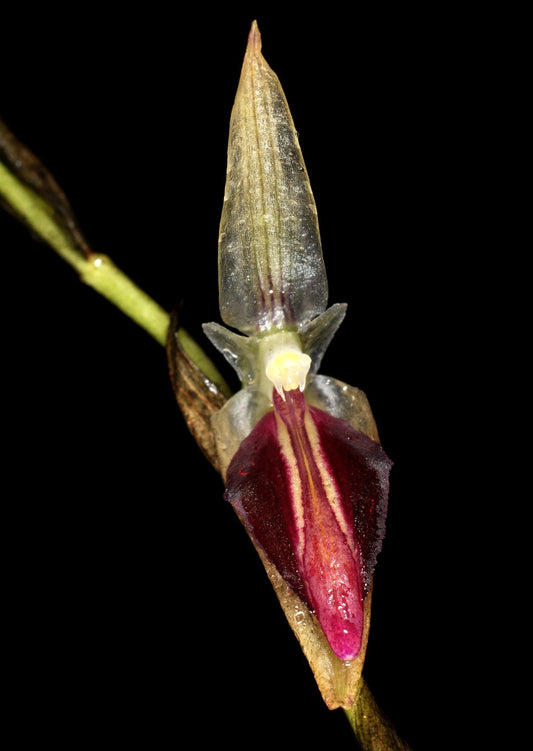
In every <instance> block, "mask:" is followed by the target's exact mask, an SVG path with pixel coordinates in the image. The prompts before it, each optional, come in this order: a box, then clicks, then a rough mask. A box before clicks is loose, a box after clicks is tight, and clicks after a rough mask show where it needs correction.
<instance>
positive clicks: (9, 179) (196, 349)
mask: <svg viewBox="0 0 533 751" xmlns="http://www.w3.org/2000/svg"><path fill="white" fill-rule="evenodd" d="M0 197H3V198H4V200H5V201H6V202H7V203H8V205H9V206H10V207H11V208H12V209H13V210H14V212H15V214H16V215H17V216H19V217H20V218H21V219H22V220H24V221H25V222H26V223H27V224H28V225H29V226H30V227H31V228H32V230H33V231H34V232H35V233H36V234H37V235H39V237H40V238H41V239H42V240H44V241H45V242H46V243H47V244H48V245H50V246H51V247H52V248H53V249H54V250H55V251H56V252H57V253H58V254H59V255H60V256H61V258H63V260H65V261H66V262H67V263H68V264H70V265H71V266H72V267H73V268H74V269H75V270H76V271H77V272H78V274H79V276H80V279H81V280H82V281H83V282H85V284H88V285H89V286H90V287H92V288H93V289H94V290H96V292H98V293H99V294H101V295H103V297H105V298H106V299H107V300H109V301H110V302H111V303H113V305H115V306H116V307H117V308H119V309H120V310H121V311H122V312H123V313H125V314H126V315H127V316H128V317H129V318H131V319H132V320H133V321H134V322H135V323H137V324H138V325H139V326H141V327H142V328H143V329H145V331H147V332H148V333H149V334H150V335H151V336H152V337H153V338H154V339H155V340H156V341H157V342H159V344H161V345H162V346H163V347H164V346H165V344H166V337H167V330H168V326H169V322H170V316H169V314H168V313H167V312H166V311H165V310H163V308H162V307H161V306H160V305H159V304H158V303H157V302H155V300H153V299H152V298H151V297H149V295H147V294H146V293H145V292H144V291H143V290H142V289H141V288H140V287H138V286H137V285H136V284H135V283H134V282H133V281H132V280H131V279H130V278H129V277H128V276H126V274H124V273H123V272H122V271H121V270H120V269H119V268H118V266H116V265H115V264H114V263H113V261H112V260H111V259H110V258H109V257H108V256H105V255H99V254H96V253H92V252H89V253H82V252H80V249H79V248H77V247H76V246H75V244H74V242H73V240H72V235H71V234H69V232H68V231H66V229H65V228H64V227H63V226H62V225H61V223H60V222H59V221H58V218H57V215H56V213H55V212H54V210H53V208H52V207H51V206H50V205H49V204H48V203H47V202H46V201H45V200H44V199H43V198H41V196H39V195H38V194H37V193H36V192H35V191H34V190H32V188H30V187H29V186H28V185H26V184H25V183H24V182H22V181H21V180H19V179H18V178H17V177H16V175H14V174H13V173H12V172H11V171H10V170H9V169H8V168H7V167H6V166H5V165H4V164H3V163H2V162H0ZM178 336H179V338H180V341H181V344H182V346H183V348H184V350H185V351H186V353H187V354H188V356H189V357H190V358H191V360H193V362H195V363H196V365H198V367H199V368H200V369H201V370H202V371H203V373H204V374H205V375H206V376H207V377H208V378H209V379H210V380H211V381H212V382H213V383H215V384H216V385H217V386H218V387H219V389H220V390H221V391H222V392H223V393H224V394H225V395H226V396H229V395H230V394H231V391H230V389H229V387H228V386H227V384H226V382H225V380H224V378H223V377H222V375H221V374H220V373H219V372H218V370H217V368H216V367H215V365H214V363H213V362H212V361H211V360H210V358H209V357H208V356H207V355H206V354H205V352H204V351H203V350H202V348H201V347H200V345H199V344H197V342H196V341H195V340H194V339H193V338H192V337H191V336H190V334H188V333H187V332H186V331H185V330H184V329H183V328H180V329H179V330H178Z"/></svg>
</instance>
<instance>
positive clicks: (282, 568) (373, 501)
mask: <svg viewBox="0 0 533 751" xmlns="http://www.w3.org/2000/svg"><path fill="white" fill-rule="evenodd" d="M390 466H391V462H390V460H389V459H388V457H387V456H386V454H385V453H384V452H383V450H382V449H381V447H380V445H379V444H378V443H376V442H375V441H373V440H372V439H370V438H369V437H368V436H366V435H365V434H364V433H361V432H359V431H357V430H355V429H354V428H352V427H351V426H350V425H348V423H346V422H344V421H343V420H339V419H337V418H335V417H332V416H330V415H328V414H327V413H326V412H323V411H322V410H320V409H317V408H315V407H310V406H308V405H307V403H306V401H305V398H304V396H303V394H302V393H301V392H300V391H298V390H295V391H290V392H287V393H286V400H285V401H284V400H282V399H281V398H280V397H279V396H278V394H276V393H275V394H274V410H273V411H272V412H269V413H268V414H266V415H265V416H264V417H263V418H262V419H261V420H260V421H259V423H258V424H257V425H256V426H255V428H254V429H253V431H252V432H251V433H250V435H249V436H248V437H247V438H246V439H245V440H244V441H243V442H242V444H241V446H240V448H239V450H238V451H237V453H236V455H235V456H234V458H233V460H232V462H231V463H230V466H229V467H228V472H227V477H226V488H227V490H226V498H227V500H229V501H230V503H232V505H233V506H234V508H235V510H236V511H237V513H238V514H239V516H240V518H241V519H242V521H243V523H244V524H245V526H246V528H247V530H248V532H249V534H250V535H251V536H252V538H253V539H254V541H255V542H256V544H257V545H259V546H260V547H261V548H262V549H263V550H264V552H265V554H266V555H267V557H268V558H269V559H270V560H271V562H272V563H273V564H274V565H275V566H276V568H277V569H278V571H279V572H280V574H281V575H282V577H283V578H284V579H285V581H286V582H287V584H288V585H289V586H290V587H291V588H292V589H293V591H294V592H295V593H296V594H297V595H298V597H299V598H300V599H301V600H302V601H303V602H304V603H305V604H306V605H307V606H308V607H309V608H310V609H311V610H313V611H314V612H315V614H316V616H317V618H318V620H319V622H320V625H321V626H322V629H323V631H324V633H325V635H326V638H327V639H328V641H329V643H330V645H331V647H332V649H333V651H334V652H335V654H336V655H337V656H338V657H339V658H340V659H343V660H351V659H353V658H354V657H355V656H356V655H357V654H358V652H359V649H360V646H361V637H362V629H363V603H364V597H365V595H366V593H367V592H368V590H369V588H370V585H371V581H372V574H373V570H374V566H375V563H376V557H377V554H378V552H379V550H380V548H381V540H382V537H383V534H384V520H385V514H386V503H387V492H388V474H389V470H390Z"/></svg>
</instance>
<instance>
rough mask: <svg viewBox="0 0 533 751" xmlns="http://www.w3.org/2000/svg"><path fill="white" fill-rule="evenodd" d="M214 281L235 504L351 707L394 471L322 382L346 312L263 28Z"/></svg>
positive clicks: (231, 169) (329, 686)
mask: <svg viewBox="0 0 533 751" xmlns="http://www.w3.org/2000/svg"><path fill="white" fill-rule="evenodd" d="M218 266H219V302H220V312H221V316H222V319H223V321H224V323H225V324H226V326H228V327H230V328H225V327H224V326H222V325H220V324H218V323H208V324H205V325H204V331H205V333H206V335H207V336H208V337H209V339H210V340H211V342H212V343H213V344H214V345H215V346H216V347H217V349H218V350H220V352H222V353H223V355H224V356H225V357H226V359H227V360H228V361H229V362H230V363H231V364H232V366H233V367H234V368H235V370H236V372H237V374H238V376H239V378H240V381H241V384H242V388H241V390H240V391H239V392H238V393H237V394H235V395H234V396H232V397H231V398H230V399H229V400H228V401H227V402H226V403H225V404H224V406H222V407H221V408H220V409H219V410H218V411H217V412H216V413H215V414H214V415H213V417H212V427H213V431H214V435H215V443H216V450H217V453H218V460H219V469H220V471H221V472H222V475H223V477H224V479H225V487H226V490H225V498H226V499H227V500H228V501H229V502H230V503H231V505H232V506H233V508H234V509H235V511H236V512H237V514H238V516H239V517H240V519H241V521H242V523H243V524H244V526H245V528H246V530H247V532H248V534H249V535H250V537H251V539H252V541H253V543H254V545H255V546H256V548H257V550H258V552H259V554H260V555H261V557H262V559H263V562H264V563H265V565H266V566H267V569H268V570H269V572H270V573H271V577H272V578H273V580H274V581H275V587H276V590H277V592H278V596H279V597H280V601H281V602H282V605H284V609H285V613H286V614H287V617H288V618H289V622H290V623H291V626H292V627H293V629H294V631H295V633H296V635H297V637H298V638H299V639H300V642H301V643H302V647H303V648H304V651H305V652H306V654H307V656H308V659H309V660H310V663H311V665H312V667H313V669H314V671H315V676H316V677H317V681H318V683H319V686H320V688H321V690H322V693H323V696H324V698H325V700H326V703H327V704H328V706H331V707H336V706H343V707H345V708H348V707H350V706H351V705H352V704H353V701H354V699H355V691H356V687H357V683H358V680H359V677H360V674H361V669H362V664H363V660H364V653H365V649H366V641H367V638H368V628H369V615H370V598H371V591H372V578H373V571H374V567H375V564H376V557H377V555H378V553H379V550H380V548H381V541H382V538H383V534H384V525H385V515H386V506H387V494H388V475H389V470H390V466H391V462H390V460H389V458H388V457H387V455H386V454H385V452H384V451H383V449H382V448H381V446H380V444H379V439H378V434H377V430H376V427H375V423H374V421H373V418H372V413H371V410H370V407H369V405H368V402H367V400H366V397H365V396H364V394H363V393H362V392H361V391H359V390H358V389H356V388H354V387H352V386H349V385H347V384H344V383H341V382H340V381H337V380H335V379H333V378H330V377H327V376H324V375H320V374H318V370H319V366H320V363H321V360H322V357H323V355H324V352H325V350H326V348H327V346H328V345H329V343H330V341H331V339H332V337H333V336H334V334H335V332H336V330H337V328H338V326H339V325H340V323H341V322H342V320H343V318H344V315H345V312H346V305H344V304H335V305H332V306H331V307H329V308H327V296H328V288H327V279H326V272H325V267H324V261H323V256H322V249H321V242H320V233H319V227H318V220H317V211H316V207H315V202H314V198H313V194H312V191H311V187H310V184H309V178H308V174H307V171H306V168H305V164H304V161H303V157H302V154H301V150H300V146H299V143H298V137H297V134H296V130H295V128H294V124H293V121H292V117H291V114H290V111H289V107H288V105H287V101H286V99H285V96H284V93H283V91H282V88H281V85H280V83H279V80H278V78H277V76H276V75H275V73H274V72H273V71H272V70H271V68H270V67H269V66H268V64H267V62H266V61H265V59H264V57H263V56H262V54H261V38H260V34H259V30H258V27H257V24H256V23H255V22H254V24H253V25H252V29H251V31H250V35H249V39H248V46H247V50H246V54H245V58H244V63H243V67H242V73H241V78H240V82H239V86H238V90H237V95H236V99H235V103H234V106H233V111H232V115H231V123H230V135H229V146H228V167H227V178H226V189H225V196H224V207H223V211H222V217H221V222H220V235H219V251H218ZM235 329H236V330H238V331H239V332H241V333H236V332H235ZM340 686H342V687H340Z"/></svg>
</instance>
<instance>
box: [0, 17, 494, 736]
mask: <svg viewBox="0 0 533 751" xmlns="http://www.w3.org/2000/svg"><path fill="white" fill-rule="evenodd" d="M253 6H254V4H250V6H249V7H250V8H251V9H252V10H251V12H248V11H245V12H237V11H236V10H232V11H226V12H222V11H218V10H217V11H214V12H213V11H209V10H207V9H206V8H205V7H204V6H203V5H202V6H200V5H199V6H198V8H197V9H195V10H194V9H192V10H191V9H188V10H187V11H181V10H177V13H176V15H175V14H174V10H172V6H170V5H169V6H160V5H159V4H157V3H153V4H151V5H140V6H139V9H138V10H134V9H132V8H131V7H130V6H124V10H123V11H117V10H112V8H111V6H101V7H100V6H98V5H95V4H90V5H81V6H77V7H76V10H75V11H74V10H72V9H67V10H66V11H65V12H64V13H63V12H61V13H59V12H53V11H51V10H50V9H49V8H48V9H46V10H41V11H40V13H35V12H31V13H27V14H24V13H20V14H19V15H18V17H17V18H14V19H13V21H9V22H7V23H5V24H4V29H3V33H4V34H5V35H6V36H7V38H8V40H9V42H10V43H9V45H6V46H4V49H3V53H4V54H5V55H6V62H5V63H4V74H5V77H4V80H3V81H2V99H1V114H2V116H3V117H4V119H5V120H6V122H7V123H8V124H9V126H10V127H11V128H12V130H13V131H15V133H16V134H17V135H18V136H19V138H21V140H23V141H24V142H25V143H26V144H27V145H28V146H29V147H30V148H31V149H32V150H33V151H34V152H35V153H36V154H37V155H38V156H39V157H40V158H41V159H42V160H43V161H44V163H45V164H46V165H47V166H48V168H49V169H50V170H51V172H52V173H53V174H54V176H55V177H56V179H57V181H58V182H59V184H60V185H61V186H62V188H63V189H64V190H65V192H66V193H67V195H68V196H69V198H70V201H71V203H72V205H73V207H74V210H75V212H76V214H77V216H78V219H79V221H80V224H81V226H82V228H83V230H84V232H85V234H86V236H87V238H88V240H89V242H90V244H91V245H92V247H93V249H94V250H96V251H101V252H103V253H107V254H108V255H110V256H111V257H112V258H113V260H114V261H115V262H116V263H117V264H118V265H119V266H120V267H121V268H122V269H123V270H124V271H125V272H126V273H127V274H128V275H129V276H131V278H133V279H134V280H135V281H137V282H138V283H139V284H140V286H141V287H143V288H144V289H145V290H146V291H147V292H148V293H149V294H151V295H152V296H153V297H154V298H155V299H157V301H158V302H159V303H160V304H161V305H162V306H163V307H165V308H167V309H170V308H171V307H172V305H173V304H175V303H177V302H179V301H182V302H183V303H184V305H185V310H186V311H187V316H188V326H189V329H190V331H191V333H193V334H194V335H196V336H198V337H199V338H201V336H202V334H201V331H200V324H201V323H202V322H204V321H210V320H219V314H218V306H217V279H216V252H217V250H216V245H217V232H218V221H219V216H220V210H221V204H222V196H223V188H224V178H225V158H226V140H227V131H228V124H229V116H230V111H231V105H232V102H233V98H234V95H235V91H236V87H237V82H238V77H239V73H240V66H241V62H242V57H243V54H244V49H245V46H246V38H247V33H248V29H249V26H250V23H251V21H252V20H253V18H254V17H255V18H257V19H258V22H259V26H260V30H261V32H262V36H263V52H264V54H265V57H266V59H267V60H268V61H269V63H270V64H271V66H272V67H273V68H274V70H275V71H276V72H277V73H278V76H279V77H280V79H281V82H282V84H283V86H284V89H285V93H286V95H287V98H288V100H289V103H290V106H291V110H292V113H293V117H294V120H295V123H296V127H297V129H298V131H299V134H300V142H301V146H302V149H303V153H304V157H305V159H306V164H307V167H308V171H309V174H310V178H311V183H312V186H313V190H314V193H315V198H316V202H317V206H318V212H319V219H320V226H321V233H322V242H323V249H324V256H325V260H326V267H327V270H328V278H329V283H330V301H331V302H343V301H345V302H347V303H348V305H349V307H348V315H347V318H346V320H345V322H344V324H343V326H342V328H341V330H340V331H339V333H338V335H337V336H336V338H335V340H334V342H333V344H332V346H331V348H330V351H329V352H328V354H327V355H326V358H325V360H324V363H323V367H322V370H323V372H325V373H328V374H330V375H334V376H336V377H338V378H340V379H342V380H345V381H347V382H349V383H352V384H353V385H356V386H358V387H359V388H361V389H363V390H364V391H365V392H366V394H367V395H368V397H369V400H370V403H371V405H372V408H373V410H374V415H375V418H376V421H377V424H378V428H379V430H380V435H381V440H382V443H383V446H384V448H385V450H386V451H387V453H388V454H389V455H390V457H391V458H392V459H393V461H394V468H393V472H392V478H391V494H390V502H389V509H390V510H389V517H388V527H387V535H386V538H385V542H384V547H383V551H382V553H381V555H380V558H379V561H378V567H377V571H376V576H375V584H374V603H373V623H372V629H371V636H370V643H369V647H368V652H367V660H366V665H365V675H366V678H367V682H368V683H369V685H370V687H371V689H372V691H373V692H374V694H375V696H376V698H377V699H378V701H379V702H380V704H381V705H382V707H383V708H384V709H385V710H386V711H387V712H388V713H389V714H390V716H391V717H392V719H393V721H394V722H395V724H396V726H397V727H398V729H399V730H400V731H401V732H402V733H403V734H404V735H405V737H406V738H407V739H408V740H409V741H410V743H411V744H412V746H413V748H414V750H415V751H417V749H420V751H421V750H422V749H449V748H452V747H455V746H454V742H453V739H454V738H455V737H456V733H457V727H456V719H454V720H452V719H451V718H452V717H455V718H457V715H458V714H459V715H460V714H461V713H462V712H464V711H465V707H467V706H468V703H469V701H470V692H471V690H472V684H471V681H472V680H474V683H475V679H471V678H469V677H468V678H465V675H468V676H469V675H470V671H471V669H472V665H471V664H470V663H471V661H473V660H476V659H479V658H478V657H476V658H474V657H472V654H474V653H475V647H476V645H477V637H478V632H477V631H476V630H475V629H474V627H472V626H471V625H470V624H469V616H468V615H467V613H471V612H472V611H473V610H475V607H476V605H475V603H476V602H477V598H478V597H480V595H479V587H478V584H479V580H481V579H482V578H483V577H482V573H481V568H482V567H481V564H480V563H478V562H477V560H476V559H475V560H474V562H473V563H471V565H469V566H466V565H465V563H464V555H465V551H466V549H467V543H468V540H469V537H470V535H471V534H472V529H471V524H472V519H473V518H475V517H476V516H477V514H478V513H480V512H481V507H482V499H481V498H480V497H479V494H478V493H477V492H476V491H477V486H476V478H475V475H474V474H472V472H471V471H469V470H470V468H471V466H472V463H473V457H474V455H475V453H476V445H477V443H478V442H479V441H480V440H481V438H482V436H481V435H480V433H479V429H478V427H477V413H478V411H481V407H482V404H481V402H482V397H481V396H480V391H479V389H480V386H481V381H482V377H481V375H480V369H481V368H480V365H479V363H480V362H483V363H485V362H486V361H487V359H488V358H487V349H486V347H487V345H486V339H487V334H486V332H487V326H488V324H487V316H489V315H490V311H489V310H488V309H487V306H486V301H485V298H484V295H483V292H482V290H483V288H484V286H485V284H484V274H485V271H486V247H484V246H483V247H482V244H481V243H480V241H479V226H480V225H481V224H483V223H486V221H487V220H489V221H490V217H489V216H488V214H487V213H485V212H486V208H485V207H483V206H482V205H481V204H480V201H479V191H478V188H479V183H480V182H483V179H484V177H487V179H489V178H490V175H488V173H487V166H486V163H485V162H484V159H483V152H484V149H485V145H486V142H485V138H486V136H485V131H484V125H483V118H480V117H479V109H480V108H482V109H484V108H485V107H486V102H485V99H484V97H485V92H486V88H487V87H488V86H489V79H490V80H491V81H492V77H493V75H492V74H493V71H492V68H491V69H490V70H489V69H488V67H487V66H489V68H490V66H491V63H490V61H493V60H494V59H495V58H496V59H497V57H498V49H497V45H495V46H494V47H491V45H488V47H487V54H481V53H480V51H479V48H477V46H476V45H473V44H472V41H473V40H474V41H475V40H476V39H477V38H478V37H479V34H480V32H479V28H480V27H479V23H478V20H477V21H476V24H474V25H472V24H471V19H465V18H464V17H462V15H461V14H460V13H457V14H456V15H454V14H451V13H448V15H446V14H445V13H444V12H442V13H440V12H438V11H437V10H434V11H432V12H431V13H424V12H422V13H416V14H415V13H413V14H409V13H406V12H405V9H403V10H402V12H401V13H400V12H396V11H391V10H390V9H389V10H387V11H385V10H383V9H381V10H379V9H377V8H376V10H375V11H374V12H373V13H367V12H360V11H357V10H356V11H353V12H352V13H351V14H350V15H349V16H347V15H345V14H344V12H343V11H341V10H338V11H336V9H335V6H332V7H331V8H330V9H326V10H324V9H322V11H321V12H318V11H312V10H306V11H305V12H304V13H302V17H300V18H298V16H297V14H296V13H295V14H294V15H292V16H291V15H288V14H287V9H286V8H285V9H282V10H280V11H279V12H275V11H274V10H273V9H272V8H270V10H268V11H265V12H262V11H261V9H260V8H257V10H255V9H254V7H253ZM317 7H319V6H317ZM480 170H481V175H480ZM0 247H1V250H2V257H3V258H4V271H5V276H4V279H3V287H4V293H5V294H4V304H3V307H4V312H3V315H4V333H5V341H4V347H3V349H4V353H5V357H4V367H3V371H4V381H5V384H6V385H5V388H4V399H5V404H4V409H5V422H4V425H5V429H6V435H7V436H8V441H7V446H6V448H5V449H4V460H5V472H6V478H9V482H7V481H6V488H8V490H7V492H6V496H5V498H6V503H5V512H6V515H7V519H6V523H5V525H4V531H3V534H4V535H5V537H6V543H7V546H6V549H7V550H8V557H7V564H6V566H7V569H6V573H7V580H8V582H9V588H10V589H11V588H12V590H13V591H12V595H13V599H12V602H13V605H12V606H11V605H10V606H9V613H10V621H11V623H12V625H13V638H12V641H10V642H9V643H8V651H9V654H10V657H11V658H12V660H13V662H14V666H15V670H14V672H13V678H12V687H11V692H10V693H11V696H12V700H13V707H14V708H15V707H17V708H20V707H21V706H22V707H23V708H24V712H23V717H22V718H21V721H20V722H19V723H18V726H19V733H20V735H21V737H22V738H24V737H25V736H26V734H29V733H34V732H37V733H38V735H39V736H40V737H42V738H46V739H49V740H51V741H54V742H55V743H56V745H59V746H61V745H65V746H68V747H69V748H77V747H79V746H81V745H82V743H84V742H87V741H91V742H92V743H99V742H104V741H105V742H106V743H108V744H116V745H119V744H120V745H127V744H129V743H132V742H136V743H138V744H139V745H143V746H144V747H147V748H171V747H174V746H176V745H179V744H182V743H183V742H184V741H185V739H187V738H188V737H189V733H190V732H191V731H193V732H194V733H196V738H197V740H198V742H202V743H205V744H206V747H207V746H209V745H212V744H215V743H218V742H230V743H231V745H232V747H233V748H243V749H244V748H250V747H255V745H256V744H259V743H261V744H262V745H264V746H266V745H267V744H269V743H273V744H276V745H277V746H279V747H281V748H293V749H296V748H303V747H307V748H320V747H321V746H322V744H323V743H327V744H328V747H331V748H335V747H337V748H342V747H344V746H343V743H344V744H345V746H346V747H348V745H349V743H350V732H349V728H348V726H347V723H346V721H345V718H344V717H343V715H342V713H340V712H334V713H331V712H328V710H327V709H326V708H325V706H324V704H323V702H322V700H321V698H320V695H319V693H318V691H317V689H316V686H315V684H314V680H313V677H312V675H311V672H310V670H309V668H308V666H307V664H306V662H305V660H304V658H303V657H302V655H301V653H300V650H299V648H298V646H297V643H296V641H295V639H294V637H293V635H292V633H291V631H290V629H289V628H288V626H287V625H286V622H285V619H284V616H283V614H282V612H281V610H280V608H279V606H278V605H277V601H276V599H275V596H274V594H273V592H272V591H271V588H270V584H269V582H268V581H267V579H266V576H265V574H264V572H263V570H262V567H261V565H260V564H259V562H258V560H256V555H255V552H254V551H253V549H252V546H251V544H250V543H249V541H248V539H247V538H246V535H245V534H244V532H243V531H242V529H241V527H240V524H239V523H238V521H237V519H236V518H235V517H234V515H233V512H232V511H231V508H230V507H229V506H228V505H226V504H225V503H224V501H223V499H222V491H223V488H222V485H221V481H220V479H219V477H218V476H217V475H216V474H215V472H214V471H213V470H212V469H211V468H210V466H209V465H208V464H207V463H206V462H205V460H204V459H203V457H202V455H201V454H200V452H199V450H198V449H197V447H196V446H195V444H194V442H193V441H192V439H191V438H190V437H189V434H188V432H187V430H186V427H185V425H184V422H183V419H182V417H181V415H180V413H179V412H178V409H177V407H176V405H175V401H174V397H173V394H172V391H171V388H170V384H169V380H168V374H167V365H166V360H165V354H164V351H163V350H162V348H161V347H160V346H159V345H158V344H156V343H155V342H154V341H152V340H151V338H150V337H149V336H148V335H147V334H145V333H144V332H143V331H142V330H140V329H138V328H137V327H136V326H135V325H134V324H133V323H131V322H130V321H129V320H128V319H127V318H126V317H125V316H124V315H122V314H121V313H120V312H118V311H117V310H116V309H114V308H113V306H111V305H110V304H109V303H107V302H106V301H105V300H103V299H102V298H100V297H99V296H98V295H97V294H96V293H94V292H93V291H91V290H90V289H88V288H85V287H84V286H83V285H82V284H81V283H80V282H79V281H78V280H77V278H76V275H75V273H74V272H73V271H72V270H71V269H70V268H69V267H68V266H67V265H66V264H64V263H63V262H62V261H61V260H60V259H59V258H57V257H56V256H55V254H54V253H53V251H51V250H50V249H49V248H48V247H46V246H44V245H42V244H40V243H36V242H34V240H33V239H32V238H31V237H30V235H29V233H28V232H27V231H26V229H25V228H23V227H22V226H20V225H18V224H17V223H16V222H15V220H14V219H12V218H11V217H10V216H8V215H7V214H5V213H2V214H0ZM209 347H210V345H209V344H208V343H206V349H209ZM212 354H213V356H214V357H216V355H215V353H214V352H212ZM217 362H219V361H217ZM219 364H220V366H221V368H225V365H224V364H223V363H220V362H219ZM224 372H225V373H226V375H227V377H228V378H229V379H231V380H232V383H233V384H235V381H234V380H233V376H232V375H231V374H230V373H228V371H227V370H224ZM10 602H11V600H10ZM473 603H474V605H473ZM483 610H484V612H486V613H487V614H488V615H487V618H488V621H489V624H492V619H494V618H495V616H494V611H493V604H492V603H491V602H484V604H483ZM465 613H466V614H465ZM490 628H494V626H493V625H492V626H490ZM465 643H466V644H467V649H466V651H465V650H464V645H465ZM474 672H475V671H474ZM458 676H460V677H458ZM10 680H11V678H10ZM472 730H473V728H472V727H471V725H470V727H469V730H468V731H467V732H470V731H472ZM185 742H186V743H190V741H185ZM195 744H196V741H195V742H194V744H193V745H195Z"/></svg>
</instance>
